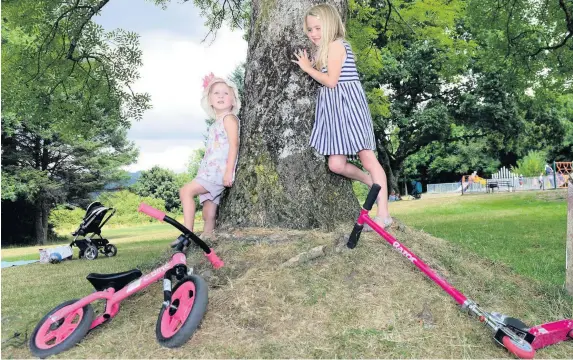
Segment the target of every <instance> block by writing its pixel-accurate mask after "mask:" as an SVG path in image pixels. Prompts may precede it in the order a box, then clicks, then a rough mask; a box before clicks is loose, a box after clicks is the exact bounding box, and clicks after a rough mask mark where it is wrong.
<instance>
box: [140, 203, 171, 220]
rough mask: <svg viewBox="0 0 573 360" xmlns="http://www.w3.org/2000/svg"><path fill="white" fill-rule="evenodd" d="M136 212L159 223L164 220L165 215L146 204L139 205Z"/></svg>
mask: <svg viewBox="0 0 573 360" xmlns="http://www.w3.org/2000/svg"><path fill="white" fill-rule="evenodd" d="M137 211H139V212H142V213H144V214H147V215H149V216H151V217H153V218H156V219H157V220H159V221H163V218H165V213H164V212H163V211H161V210H157V209H156V208H154V207H152V206H149V205H147V204H146V203H141V204H139V208H138V209H137Z"/></svg>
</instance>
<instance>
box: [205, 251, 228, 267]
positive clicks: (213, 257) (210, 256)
mask: <svg viewBox="0 0 573 360" xmlns="http://www.w3.org/2000/svg"><path fill="white" fill-rule="evenodd" d="M205 256H206V257H207V259H208V260H209V261H210V262H211V264H213V267H214V268H215V269H219V268H221V267H223V265H225V263H224V262H223V260H221V259H219V257H218V256H217V254H215V251H213V249H211V252H210V253H208V254H205Z"/></svg>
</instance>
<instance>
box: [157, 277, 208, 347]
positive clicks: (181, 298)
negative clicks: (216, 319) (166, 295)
mask: <svg viewBox="0 0 573 360" xmlns="http://www.w3.org/2000/svg"><path fill="white" fill-rule="evenodd" d="M207 291H208V290H207V283H206V282H205V280H203V278H201V277H199V276H196V275H192V276H188V277H185V278H183V279H182V280H181V281H180V282H179V283H178V284H177V285H176V286H175V287H174V288H173V292H172V295H171V303H170V304H169V306H168V307H167V308H163V307H162V308H161V311H160V312H159V317H158V319H157V326H156V327H155V334H156V336H157V341H158V342H159V343H160V344H161V345H163V346H165V347H170V348H172V347H179V346H181V345H183V344H184V343H185V342H187V341H188V340H189V339H190V338H191V337H192V336H193V334H194V333H195V331H197V328H198V327H199V324H200V323H201V320H202V319H203V316H204V315H205V312H206V311H207V302H208V295H207Z"/></svg>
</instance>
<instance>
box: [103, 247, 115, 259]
mask: <svg viewBox="0 0 573 360" xmlns="http://www.w3.org/2000/svg"><path fill="white" fill-rule="evenodd" d="M115 254H117V248H116V247H115V245H113V244H107V245H106V246H105V256H107V257H112V256H115Z"/></svg>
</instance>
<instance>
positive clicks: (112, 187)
mask: <svg viewBox="0 0 573 360" xmlns="http://www.w3.org/2000/svg"><path fill="white" fill-rule="evenodd" d="M140 176H141V171H137V172H130V173H129V179H127V180H125V181H122V182H113V183H109V184H107V185H105V186H104V189H105V190H117V189H118V188H124V187H129V186H131V185H133V184H135V182H136V181H137V179H139V177H140Z"/></svg>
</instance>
